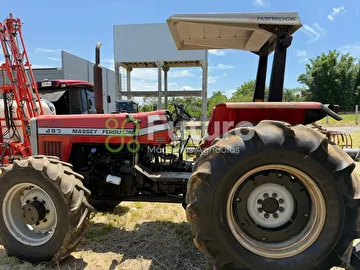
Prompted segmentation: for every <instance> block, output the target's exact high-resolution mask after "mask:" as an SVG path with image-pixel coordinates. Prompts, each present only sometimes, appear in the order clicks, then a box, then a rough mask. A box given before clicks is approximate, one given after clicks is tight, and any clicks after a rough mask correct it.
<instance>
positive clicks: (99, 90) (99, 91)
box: [94, 42, 104, 114]
mask: <svg viewBox="0 0 360 270" xmlns="http://www.w3.org/2000/svg"><path fill="white" fill-rule="evenodd" d="M101 45H102V43H101V42H98V43H97V44H96V48H95V65H94V88H95V91H94V99H95V109H96V113H98V114H102V113H104V108H103V81H102V78H103V76H102V68H101V66H100V47H101Z"/></svg>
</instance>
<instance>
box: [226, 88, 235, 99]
mask: <svg viewBox="0 0 360 270" xmlns="http://www.w3.org/2000/svg"><path fill="white" fill-rule="evenodd" d="M235 92H236V89H230V90H227V91H225V96H227V97H228V98H231V96H232V94H233V93H235Z"/></svg>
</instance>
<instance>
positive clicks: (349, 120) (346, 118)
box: [317, 114, 360, 126]
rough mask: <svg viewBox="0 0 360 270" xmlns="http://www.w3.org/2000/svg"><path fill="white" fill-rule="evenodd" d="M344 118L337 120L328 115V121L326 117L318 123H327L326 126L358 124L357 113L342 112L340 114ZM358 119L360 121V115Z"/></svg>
mask: <svg viewBox="0 0 360 270" xmlns="http://www.w3.org/2000/svg"><path fill="white" fill-rule="evenodd" d="M340 116H341V117H342V118H343V120H341V121H337V120H335V119H333V118H332V117H328V123H327V121H326V118H324V119H321V120H320V121H318V122H317V123H318V124H321V125H326V126H352V125H356V122H355V121H356V115H355V114H341V115H340ZM358 120H359V121H360V115H358Z"/></svg>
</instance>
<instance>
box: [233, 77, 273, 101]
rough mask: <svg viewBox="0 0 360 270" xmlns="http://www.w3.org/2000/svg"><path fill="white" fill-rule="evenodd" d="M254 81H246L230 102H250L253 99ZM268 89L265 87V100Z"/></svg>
mask: <svg viewBox="0 0 360 270" xmlns="http://www.w3.org/2000/svg"><path fill="white" fill-rule="evenodd" d="M255 84H256V81H255V80H248V81H247V82H244V83H243V84H242V85H240V87H238V89H236V91H235V92H234V93H233V94H232V96H231V99H230V100H231V101H232V102H252V101H253V97H254V90H255ZM268 91H269V89H268V87H267V86H265V97H264V98H265V100H266V98H267V95H268Z"/></svg>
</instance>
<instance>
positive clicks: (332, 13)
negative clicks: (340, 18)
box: [327, 6, 346, 21]
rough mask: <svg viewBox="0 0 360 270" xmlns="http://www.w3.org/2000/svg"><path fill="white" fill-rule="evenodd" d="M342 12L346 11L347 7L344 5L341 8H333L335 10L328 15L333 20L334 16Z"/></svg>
mask: <svg viewBox="0 0 360 270" xmlns="http://www.w3.org/2000/svg"><path fill="white" fill-rule="evenodd" d="M342 12H346V9H345V8H344V7H343V6H341V7H339V8H333V12H331V13H330V14H329V15H328V16H327V17H328V19H329V20H331V21H333V20H334V17H335V16H337V15H339V14H340V13H342Z"/></svg>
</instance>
